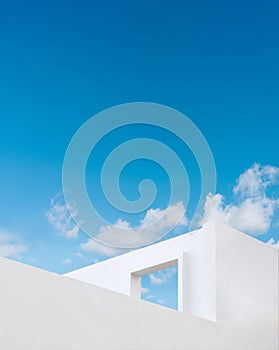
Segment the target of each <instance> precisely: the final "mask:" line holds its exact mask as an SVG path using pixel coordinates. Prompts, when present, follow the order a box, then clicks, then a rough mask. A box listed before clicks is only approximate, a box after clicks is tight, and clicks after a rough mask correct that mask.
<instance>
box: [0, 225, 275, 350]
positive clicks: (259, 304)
mask: <svg viewBox="0 0 279 350" xmlns="http://www.w3.org/2000/svg"><path fill="white" fill-rule="evenodd" d="M176 262H177V263H178V269H179V280H180V282H179V283H180V287H179V290H180V303H179V305H180V311H181V312H179V311H174V310H171V309H168V308H165V307H162V306H159V305H154V304H151V303H149V302H145V301H142V300H139V289H138V288H139V283H138V281H139V277H138V276H139V275H140V274H142V273H145V272H149V271H152V270H153V269H157V268H158V267H160V266H162V267H165V265H164V264H168V263H171V264H173V263H176ZM160 264H163V265H160ZM158 265H159V266H158ZM0 280H1V289H0V295H1V298H0V349H1V350H11V349H13V350H21V349H28V350H43V349H44V350H45V349H53V350H58V349H59V350H60V349H61V350H62V349H63V350H66V349H70V350H73V349H75V350H78V349H84V350H85V349H88V350H89V349H98V350H99V349H100V350H102V349H115V350H116V349H118V350H120V349H121V350H122V349H123V350H125V349H126V350H128V349H129V350H131V349H134V350H140V349H142V350H143V349H146V350H147V349H148V350H152V349H154V350H155V349H156V350H159V349H162V350H166V349H168V350H173V349H180V350H182V349H183V350H186V349H188V350H190V349H192V350H194V349H195V350H202V349H203V350H205V349H208V350H209V349H211V350H213V349H218V350H221V349H222V350H225V349H233V350H278V250H277V249H275V248H274V247H271V246H268V245H266V244H264V243H262V242H259V241H258V240H256V239H254V238H251V237H249V236H247V235H245V234H242V233H240V232H238V231H236V230H233V229H231V228H229V227H227V226H224V225H221V224H219V223H209V224H206V225H205V226H204V227H203V228H202V229H201V230H198V231H196V232H195V233H193V234H187V235H183V236H180V237H176V238H174V239H171V240H168V241H164V242H161V243H158V244H155V245H153V246H149V247H146V248H142V249H140V250H137V251H133V252H130V253H128V254H125V255H122V256H119V257H116V258H113V259H110V260H108V261H106V262H102V263H98V264H95V265H92V266H89V267H86V268H84V269H80V270H77V271H73V272H72V273H70V274H68V276H60V275H57V274H54V273H50V272H47V271H43V270H40V269H37V268H34V267H31V266H28V265H24V264H20V263H17V262H14V261H11V260H8V259H4V258H0ZM127 280H128V281H127Z"/></svg>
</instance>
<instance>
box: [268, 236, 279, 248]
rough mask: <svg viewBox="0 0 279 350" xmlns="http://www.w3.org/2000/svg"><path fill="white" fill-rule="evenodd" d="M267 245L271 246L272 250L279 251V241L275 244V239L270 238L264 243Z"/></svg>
mask: <svg viewBox="0 0 279 350" xmlns="http://www.w3.org/2000/svg"><path fill="white" fill-rule="evenodd" d="M266 243H267V244H269V245H271V246H272V247H274V248H277V249H279V240H278V241H277V242H275V239H274V238H273V237H272V238H270V240H269V241H267V242H266Z"/></svg>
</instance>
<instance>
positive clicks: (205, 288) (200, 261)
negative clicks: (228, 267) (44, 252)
mask: <svg viewBox="0 0 279 350" xmlns="http://www.w3.org/2000/svg"><path fill="white" fill-rule="evenodd" d="M174 260H177V263H178V293H179V295H178V302H179V310H180V311H186V312H188V313H189V314H192V315H194V316H198V317H201V318H205V319H208V320H211V321H215V320H216V252H215V225H214V223H208V224H206V225H204V227H203V228H202V229H200V230H198V231H195V232H193V233H190V234H187V235H182V236H178V237H175V238H172V239H169V240H167V241H163V242H160V243H157V244H154V245H151V246H148V247H145V248H142V249H138V250H135V251H132V252H130V253H127V254H124V255H121V256H117V257H115V258H112V259H109V260H106V261H104V262H100V263H97V264H94V265H90V266H87V267H85V268H82V269H79V270H76V271H73V272H70V273H68V274H66V276H69V277H72V278H75V279H78V280H80V281H84V282H87V283H92V284H94V285H97V286H100V287H103V288H107V289H110V290H113V291H116V292H120V293H123V294H126V295H137V297H138V298H139V294H140V292H139V291H138V293H137V292H136V291H135V290H134V288H133V283H135V284H136V283H137V281H136V278H137V275H140V274H142V273H143V272H144V273H150V272H152V271H154V270H156V269H158V268H164V267H166V264H164V263H167V262H172V261H174ZM164 265H165V266H164ZM133 277H134V281H133ZM135 287H136V288H137V287H138V290H140V284H137V286H135Z"/></svg>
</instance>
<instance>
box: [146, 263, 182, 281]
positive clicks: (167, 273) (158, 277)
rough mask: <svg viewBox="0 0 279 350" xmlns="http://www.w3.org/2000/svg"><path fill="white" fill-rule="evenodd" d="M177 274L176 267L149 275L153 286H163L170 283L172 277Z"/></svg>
mask: <svg viewBox="0 0 279 350" xmlns="http://www.w3.org/2000/svg"><path fill="white" fill-rule="evenodd" d="M176 273H177V268H176V267H171V268H168V269H165V270H160V271H157V272H154V273H150V274H149V280H150V282H151V284H157V285H158V284H163V283H167V282H169V281H170V280H171V279H172V277H173V276H174V275H175V274H176Z"/></svg>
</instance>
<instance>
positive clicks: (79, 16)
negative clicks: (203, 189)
mask: <svg viewBox="0 0 279 350" xmlns="http://www.w3.org/2000/svg"><path fill="white" fill-rule="evenodd" d="M278 10H279V4H278V2H277V1H266V2H265V3H263V2H262V1H253V2H252V1H233V2H223V1H211V2H208V1H195V2H194V1H192V2H190V1H172V2H168V1H160V2H159V1H141V2H135V1H118V2H116V1H102V2H98V1H82V2H77V1H75V2H74V1H63V0H62V1H59V2H54V1H48V2H36V1H28V0H27V1H24V2H22V1H9V2H5V3H4V2H3V3H2V4H1V9H0V28H1V31H0V32H1V47H0V50H1V55H0V57H1V66H0V77H1V85H0V96H1V103H0V116H1V129H0V144H1V147H0V193H1V211H0V229H1V231H0V252H1V254H2V255H5V256H8V257H11V258H14V259H18V260H20V261H23V262H25V263H29V264H33V265H35V266H38V267H41V268H45V269H48V270H51V271H55V272H58V273H64V272H66V271H70V270H72V269H75V268H78V267H81V266H84V265H87V264H89V263H92V262H96V261H99V260H102V259H104V258H107V257H109V256H110V255H112V254H114V253H115V252H114V251H113V249H111V250H110V248H107V247H104V248H100V247H99V250H98V249H97V248H96V247H92V245H91V246H90V243H88V237H87V236H86V235H84V234H82V232H77V229H76V227H75V224H74V223H73V222H71V221H70V220H68V216H67V215H68V214H67V212H66V211H65V207H64V202H63V196H62V181H61V177H62V164H63V159H64V155H65V152H66V149H67V146H68V144H69V142H70V140H71V138H72V137H73V135H74V133H75V132H76V131H77V129H78V128H79V127H80V126H81V125H82V124H83V123H84V122H85V121H86V120H88V119H89V118H90V117H92V116H93V115H95V114H96V113H98V112H100V111H102V110H104V109H106V108H109V107H112V106H114V105H118V104H122V103H128V102H135V101H147V102H155V103H160V104H164V105H167V106H170V107H173V108H175V109H177V110H179V111H181V112H182V113H184V114H185V115H187V116H188V117H189V118H190V119H191V120H192V121H193V122H194V123H195V124H196V125H197V126H198V128H199V129H200V130H201V131H202V133H203V134H204V136H205V138H206V139H207V141H208V143H209V145H210V147H211V150H212V152H213V155H214V159H215V163H216V170H217V176H218V183H217V194H218V195H217V197H214V198H213V201H214V203H215V205H216V210H215V213H214V214H212V215H215V216H214V217H213V218H216V217H217V218H218V219H222V220H223V221H225V222H227V223H229V224H232V225H233V224H235V225H236V226H237V225H238V227H239V222H240V221H239V220H240V219H239V212H240V211H241V212H243V210H244V209H245V210H247V215H246V218H247V217H248V218H250V217H251V220H250V221H249V220H248V221H249V222H247V223H246V224H245V225H246V226H245V225H244V224H243V220H242V221H241V222H242V226H243V225H244V226H243V227H242V228H243V230H244V231H245V230H246V231H245V232H247V233H250V234H251V233H253V234H254V235H256V236H257V238H259V239H261V240H263V241H269V240H272V242H274V243H276V242H277V241H278V239H279V234H278V222H279V215H278V212H277V209H278V202H277V201H276V199H277V198H278V194H279V182H278V177H277V175H278V173H277V169H278V168H277V167H278V166H279V162H278V160H279V159H278V149H279V138H278V126H279V121H278V111H279V105H278V92H279V91H278V78H279V71H278V61H279V47H278V36H279V27H278V20H277V13H278ZM141 135H144V136H145V137H146V136H148V137H155V138H157V139H159V140H163V141H164V142H166V143H167V144H169V145H170V147H172V148H173V149H174V150H175V151H176V152H177V153H178V154H179V157H180V158H181V159H182V160H183V162H184V164H187V168H188V169H189V177H190V182H191V189H192V192H193V194H194V195H193V196H192V198H191V201H190V202H189V207H188V208H187V212H188V215H189V217H190V216H191V212H192V211H193V208H194V206H195V202H196V201H197V198H195V193H196V191H198V188H199V185H200V178H199V173H198V166H197V164H196V163H195V160H194V159H193V156H192V155H191V152H189V150H188V149H187V147H184V146H183V145H182V144H181V143H180V142H179V140H175V139H173V137H172V136H171V135H169V134H166V133H165V134H164V132H162V131H160V130H157V131H155V130H153V129H152V128H144V127H142V129H135V128H134V129H133V128H130V129H126V130H120V131H119V132H118V133H115V134H113V133H112V134H110V135H108V137H107V140H106V143H105V142H104V143H103V145H100V146H99V153H98V155H97V156H94V157H93V158H92V161H91V163H90V162H89V166H88V177H87V179H88V180H87V181H88V188H89V191H90V189H91V187H92V186H95V182H94V181H96V179H97V180H98V176H99V175H98V174H99V173H98V166H96V164H97V165H98V164H100V162H101V160H102V159H103V158H104V156H105V151H109V150H110V148H111V147H112V145H114V144H118V143H121V142H123V139H126V140H128V139H131V138H133V137H138V136H141ZM104 141H105V140H104ZM106 145H107V146H106ZM96 160H97V163H96V164H95V166H94V162H96ZM254 164H258V165H254ZM266 166H270V167H266ZM248 169H250V171H249V170H248ZM143 170H147V171H148V172H149V173H150V174H151V175H152V177H153V178H154V181H155V182H156V184H157V186H158V188H161V189H163V191H162V192H160V191H159V195H158V197H157V198H156V202H155V203H154V205H153V206H151V207H150V209H157V208H160V210H163V209H164V206H165V204H166V202H167V199H166V198H167V190H168V179H167V177H166V175H165V174H164V172H163V171H162V169H161V168H160V167H158V166H156V164H153V163H152V162H147V161H144V160H143V161H141V162H138V164H136V162H135V163H134V164H131V165H130V167H127V169H125V171H124V172H123V176H122V178H121V179H120V185H121V188H123V191H124V192H123V193H124V194H125V195H126V196H127V197H128V198H130V199H135V198H136V197H137V195H138V192H137V191H136V190H135V188H137V184H138V182H139V180H140V179H141V178H142V176H144V174H143V173H144V171H143ZM247 170H248V172H245V171H247ZM241 174H243V176H242V177H241V178H239V176H240V175H241ZM237 179H239V181H238V182H237ZM252 183H254V184H255V186H254V187H252V186H251V184H252ZM234 189H235V190H234ZM99 190H100V189H99ZM99 190H98V191H99ZM99 192H100V191H99ZM251 198H252V199H251ZM249 201H250V202H249ZM96 202H97V203H98V206H99V210H100V211H105V212H106V215H108V216H110V219H111V220H115V221H116V220H117V219H122V220H128V221H129V222H131V223H133V224H135V223H136V222H139V221H140V220H142V219H143V218H144V216H141V217H136V218H133V219H132V218H130V217H128V216H122V217H118V216H117V213H116V212H115V211H112V210H111V211H110V210H109V209H108V207H107V206H106V203H105V201H104V199H103V197H102V194H101V193H99V194H98V196H97V200H96ZM53 208H55V209H53ZM238 208H240V209H238ZM48 213H52V214H53V215H54V216H55V215H56V216H55V217H52V220H51V219H50V216H49V215H48ZM143 215H145V214H143ZM254 217H257V218H260V219H261V220H260V221H259V222H256V226H257V227H258V228H259V232H256V229H255V227H254V226H253V225H252V224H251V222H252V223H253V222H255V220H254V219H253V218H254ZM183 230H184V231H185V230H187V227H185V228H183V227H181V230H180V231H179V232H177V233H181V232H182V231H183ZM102 249H103V250H102ZM153 281H154V279H153ZM146 282H148V283H149V285H148V286H146V287H145V288H149V287H152V281H151V280H149V281H148V280H147V281H146ZM161 300H163V299H161Z"/></svg>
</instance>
